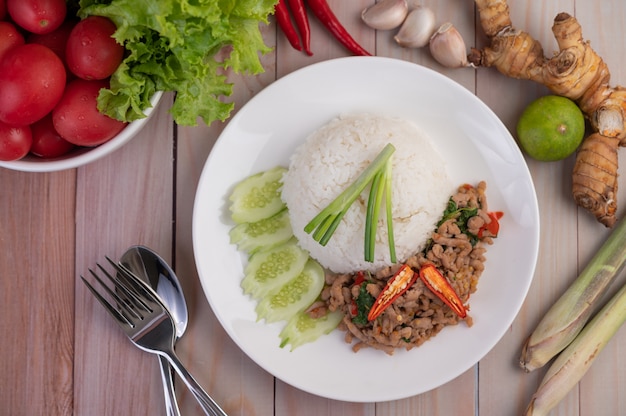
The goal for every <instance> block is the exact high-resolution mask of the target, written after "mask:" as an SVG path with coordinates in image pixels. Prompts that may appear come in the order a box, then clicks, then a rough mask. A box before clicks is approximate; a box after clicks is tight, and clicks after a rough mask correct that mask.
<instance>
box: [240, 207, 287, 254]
mask: <svg viewBox="0 0 626 416" xmlns="http://www.w3.org/2000/svg"><path fill="white" fill-rule="evenodd" d="M229 235H230V242H231V243H232V244H237V248H238V249H239V250H241V251H245V252H246V253H248V254H254V253H256V252H257V251H259V250H262V249H263V250H264V249H269V248H271V247H274V246H277V245H279V244H282V243H284V242H286V241H288V240H289V239H290V238H292V237H293V230H292V228H291V222H290V221H289V212H288V211H287V210H286V209H284V210H282V211H280V212H279V213H278V214H276V215H274V216H273V217H270V218H265V219H263V220H260V221H257V222H245V223H242V224H237V225H235V226H234V227H233V228H231V230H230V232H229Z"/></svg>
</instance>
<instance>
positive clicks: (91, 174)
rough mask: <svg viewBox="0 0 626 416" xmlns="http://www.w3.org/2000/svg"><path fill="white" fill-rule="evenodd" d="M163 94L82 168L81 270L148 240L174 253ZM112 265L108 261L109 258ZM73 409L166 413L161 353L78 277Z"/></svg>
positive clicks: (78, 236) (78, 269)
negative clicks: (136, 124) (123, 136)
mask: <svg viewBox="0 0 626 416" xmlns="http://www.w3.org/2000/svg"><path fill="white" fill-rule="evenodd" d="M170 105H171V95H165V96H164V98H163V100H162V102H161V103H160V105H159V107H158V108H157V109H156V110H155V113H154V114H153V116H152V118H151V120H149V121H148V123H147V124H146V126H145V127H144V128H143V129H142V131H141V132H140V133H139V134H137V136H136V137H135V138H134V139H133V140H132V141H131V142H130V143H128V144H127V145H126V146H124V147H123V148H122V149H120V150H118V151H116V152H115V153H113V154H111V155H109V156H108V157H106V158H103V159H101V160H99V161H97V162H95V163H92V164H90V165H88V166H85V167H82V168H79V169H78V172H77V178H78V179H77V186H76V273H77V274H82V275H84V276H85V277H87V273H88V269H89V268H94V267H95V266H96V262H104V261H105V258H104V256H110V257H111V258H113V259H116V258H119V256H121V255H122V253H123V252H124V251H125V250H126V249H127V248H128V247H129V246H131V245H134V244H143V245H147V246H149V247H151V248H153V249H154V250H156V251H157V252H159V253H161V254H162V255H163V256H164V257H165V259H168V260H169V259H171V253H172V247H171V242H172V230H173V228H172V219H173V211H172V210H173V205H172V203H171V198H172V195H173V177H174V174H173V163H172V154H173V149H172V144H173V140H172V136H173V135H172V122H171V118H170V117H169V115H168V113H167V111H168V109H169V107H170ZM105 264H106V263H105ZM75 284H76V287H75V290H76V304H75V310H76V323H75V325H76V326H75V333H76V343H75V350H76V353H75V367H74V379H75V386H74V395H75V399H74V400H75V401H74V405H75V414H85V415H87V414H119V415H131V414H163V413H164V405H163V403H164V402H163V392H162V387H161V381H160V375H159V369H158V364H157V363H158V361H157V358H156V357H155V356H154V355H152V354H148V353H145V352H143V351H141V350H139V349H138V348H136V347H135V346H133V345H132V344H131V343H130V341H129V340H128V339H127V338H126V336H125V335H124V334H123V332H122V331H121V330H120V329H119V327H118V326H117V324H116V323H114V321H113V320H112V319H111V318H110V317H109V316H108V314H107V313H106V312H105V310H104V309H103V308H102V306H101V305H100V304H98V303H97V301H96V300H95V299H94V298H93V296H92V295H91V294H90V293H89V292H88V291H87V288H86V287H85V285H84V284H83V283H82V281H80V279H78V277H77V278H76V283H75Z"/></svg>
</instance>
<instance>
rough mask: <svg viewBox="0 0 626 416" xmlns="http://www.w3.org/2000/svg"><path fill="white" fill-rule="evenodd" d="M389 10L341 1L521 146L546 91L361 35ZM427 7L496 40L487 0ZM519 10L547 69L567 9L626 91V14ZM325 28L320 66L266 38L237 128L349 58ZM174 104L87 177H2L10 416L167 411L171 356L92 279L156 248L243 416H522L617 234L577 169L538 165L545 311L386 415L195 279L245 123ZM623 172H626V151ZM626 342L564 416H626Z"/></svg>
mask: <svg viewBox="0 0 626 416" xmlns="http://www.w3.org/2000/svg"><path fill="white" fill-rule="evenodd" d="M374 2H375V0H353V1H340V0H329V4H330V5H331V7H332V9H333V10H334V11H335V13H336V14H337V17H338V18H339V19H340V20H341V21H342V22H343V23H344V25H345V26H346V27H347V28H348V30H349V31H350V33H351V34H352V35H353V36H354V38H355V39H356V40H357V41H359V42H360V43H361V44H362V45H363V46H364V47H365V48H366V49H368V50H369V51H371V52H372V53H375V54H376V55H378V56H386V57H391V58H395V59H402V60H406V61H410V62H415V63H417V64H420V65H423V66H426V67H429V68H432V69H434V70H435V71H438V72H440V73H442V74H444V75H446V76H448V77H449V78H451V79H453V80H454V81H456V82H458V83H459V84H461V85H462V86H463V87H465V88H467V89H468V90H469V91H471V92H472V93H474V94H476V95H477V96H478V97H479V98H481V99H482V100H483V101H484V102H485V103H486V104H487V106H489V107H490V108H491V109H492V110H493V111H494V112H495V113H496V115H497V116H498V117H499V118H500V119H501V120H502V121H503V122H504V124H505V125H506V126H507V128H508V129H509V130H510V131H511V132H512V133H513V135H514V136H515V124H516V121H517V119H518V117H519V115H520V113H521V111H522V110H523V109H524V107H525V106H526V105H527V104H528V103H529V102H530V101H532V100H533V99H535V98H537V97H539V96H541V95H544V94H546V93H547V89H546V88H545V87H543V86H540V85H537V84H533V83H531V82H529V81H518V80H514V79H511V78H507V77H505V76H504V75H502V74H500V73H498V72H497V71H495V70H494V69H488V68H480V69H473V68H464V69H448V68H443V67H441V66H440V65H439V64H437V63H436V62H435V61H434V60H433V59H432V57H431V56H430V54H429V52H428V50H427V49H420V50H407V49H402V48H400V47H398V46H397V45H395V43H394V42H393V39H392V37H393V31H386V32H375V31H373V30H370V29H368V28H367V27H365V26H364V25H363V24H362V23H361V22H360V20H359V15H360V11H361V10H362V9H363V8H365V7H367V6H369V5H371V4H374ZM418 3H421V4H425V5H428V6H430V7H432V8H433V9H434V11H435V13H436V16H437V20H438V23H439V24H441V23H443V22H445V21H451V22H452V23H453V24H454V25H455V26H456V27H457V28H458V29H459V31H460V32H461V33H462V35H463V37H464V38H465V40H466V43H467V46H468V47H470V46H481V45H484V44H485V42H486V39H485V38H484V35H483V34H482V32H481V29H480V27H479V26H477V16H476V12H475V10H474V5H473V2H472V1H471V0H467V1H459V0H422V1H419V2H418ZM509 3H510V7H511V13H512V14H511V17H512V19H513V22H514V24H515V25H516V26H517V27H519V28H521V29H524V30H527V31H529V32H530V33H531V34H532V35H533V36H535V37H536V38H537V39H539V40H540V41H541V42H542V43H543V45H544V50H545V52H546V54H548V55H549V54H551V53H552V51H553V50H554V49H555V48H556V44H555V42H554V40H553V36H552V33H551V25H552V20H553V18H554V16H555V15H556V14H557V13H559V12H561V11H566V12H569V13H571V14H574V15H576V17H577V18H578V19H579V20H580V21H581V24H582V27H583V34H584V36H585V38H586V39H588V40H590V41H591V44H592V46H593V47H594V48H595V49H596V50H597V51H598V52H599V54H600V55H601V56H602V57H603V58H604V59H605V60H606V61H607V63H608V64H609V68H610V70H611V74H612V83H613V84H615V85H617V84H621V85H626V67H624V66H623V65H622V63H623V59H622V54H623V51H624V49H625V47H626V3H624V2H620V1H618V0H611V1H605V2H589V1H583V0H547V1H544V2H532V1H510V2H509ZM311 27H312V49H313V52H314V55H313V56H312V57H308V56H306V55H305V54H303V53H299V52H296V51H294V50H293V49H291V48H290V46H289V44H288V43H287V42H286V40H285V38H284V36H282V34H281V33H280V32H279V31H278V30H277V29H276V26H275V24H274V22H273V21H271V23H270V25H269V26H264V27H263V28H262V30H263V32H264V36H265V39H266V42H267V43H268V44H269V45H271V46H273V47H274V49H273V51H272V52H270V53H268V54H267V55H265V56H263V57H262V62H263V65H264V68H265V72H264V73H263V74H260V75H257V76H249V75H237V74H229V79H230V80H231V81H233V82H234V83H235V89H234V94H233V96H232V100H233V101H234V103H235V112H234V113H233V115H234V114H236V113H237V111H238V110H239V109H241V107H242V106H243V105H245V103H246V102H247V101H248V100H250V99H251V98H252V97H254V96H255V95H256V94H257V93H258V92H260V91H261V90H262V89H263V88H265V87H267V86H268V85H270V84H271V83H272V82H274V81H275V80H277V79H280V78H281V77H283V76H286V75H288V74H289V73H291V72H293V71H295V70H297V69H299V68H302V67H304V66H307V65H311V64H314V63H316V62H321V61H325V60H328V59H333V58H339V57H344V56H349V54H348V52H347V51H346V50H345V49H344V48H343V47H342V46H341V45H339V43H338V42H336V41H335V40H334V39H333V38H332V36H331V35H330V34H329V33H328V32H326V31H325V30H324V28H323V27H322V25H321V24H320V23H319V22H318V21H317V20H316V19H315V18H313V17H312V16H311ZM380 76H386V74H380ZM173 98H174V97H173V95H172V94H166V95H165V97H164V99H163V101H162V102H161V104H160V105H159V108H158V109H157V111H156V113H155V114H154V115H153V117H152V119H151V120H150V121H149V123H148V124H147V126H146V127H145V128H144V129H143V130H142V131H141V132H140V134H138V135H137V137H135V138H134V139H133V140H132V141H131V142H130V143H129V144H128V145H126V146H125V147H124V148H122V149H120V150H118V151H116V152H115V153H113V154H111V155H110V156H108V157H106V158H104V159H101V160H99V161H97V162H94V163H92V164H90V165H88V166H85V167H81V168H78V169H73V170H69V171H65V172H56V173H46V174H29V173H21V172H14V171H10V170H7V169H2V168H0V192H1V193H0V214H1V215H0V301H1V302H0V308H1V310H0V312H2V313H0V331H2V332H3V334H13V335H11V336H3V337H1V338H0V353H1V354H2V355H1V356H0V415H5V414H6V415H11V416H13V415H55V416H56V415H77V416H82V415H116V416H117V415H144V414H146V415H160V414H164V405H163V397H162V392H161V384H160V380H159V374H158V373H159V370H158V366H157V360H156V359H155V357H153V356H151V355H148V354H146V353H143V352H141V351H139V350H138V349H137V348H135V347H133V346H132V344H131V343H130V342H129V341H128V340H127V339H126V338H125V337H124V336H123V335H122V333H121V331H120V330H119V328H117V326H116V324H114V323H113V322H112V320H111V319H110V318H109V317H108V316H107V315H106V313H105V311H104V310H103V309H102V307H101V306H100V305H99V304H97V303H96V302H95V301H94V299H93V298H92V297H91V295H90V294H89V293H88V292H87V291H86V289H85V287H84V285H83V284H82V282H81V281H80V278H79V275H81V274H83V275H85V274H86V273H88V269H89V268H92V267H94V266H95V264H96V262H100V261H103V260H104V256H105V255H109V256H111V257H114V258H115V257H117V256H119V255H121V254H122V252H123V251H124V250H125V249H126V248H127V247H128V246H130V245H133V244H145V245H148V246H150V247H152V248H154V249H155V250H157V251H158V252H159V253H160V254H162V255H163V256H164V257H165V258H166V259H167V260H169V261H171V263H172V265H173V266H174V269H175V270H176V272H177V274H178V276H179V278H180V280H181V282H182V285H183V290H184V292H185V294H186V297H187V301H188V304H189V311H190V322H189V326H188V330H187V332H186V334H185V336H184V337H183V339H182V340H181V341H180V342H179V344H178V345H177V350H178V352H179V354H180V356H181V359H182V361H183V362H184V363H185V364H186V365H187V366H188V368H189V370H190V371H191V372H192V373H193V374H194V376H196V378H197V379H198V380H199V381H200V382H201V384H202V385H203V386H204V387H205V388H206V389H207V391H209V392H210V394H211V395H212V396H213V397H215V399H216V400H217V401H218V402H219V403H220V404H221V405H222V407H223V408H224V409H225V410H226V411H227V412H228V414H229V415H231V416H233V415H235V416H236V415H246V416H265V415H275V416H292V415H297V416H308V415H316V416H317V415H322V416H357V415H358V416H409V415H411V416H412V415H416V414H419V415H429V416H447V415H451V414H460V415H474V416H484V415H488V416H491V415H498V416H514V415H519V414H521V413H522V412H523V410H524V408H525V407H526V404H527V403H528V401H529V399H530V396H531V395H532V393H533V391H534V390H535V389H536V387H537V385H538V384H539V382H540V381H541V377H542V376H543V374H544V373H545V370H546V369H539V370H537V371H535V372H533V373H530V374H526V373H524V372H523V371H522V370H521V369H519V367H518V366H517V360H518V357H519V353H520V349H521V346H522V343H523V341H524V340H525V338H526V337H527V336H528V335H529V334H530V331H532V329H533V328H534V326H535V325H536V324H537V323H538V321H539V320H540V318H541V317H542V316H543V314H544V313H545V312H546V310H547V309H548V308H549V306H550V305H551V304H552V303H553V302H554V301H555V300H556V299H557V298H558V297H559V296H560V294H561V293H562V292H563V290H564V289H565V288H566V287H567V286H568V285H569V284H570V283H571V281H572V280H573V279H575V277H576V276H577V274H578V273H579V272H580V270H582V268H584V267H585V265H586V263H587V262H588V261H589V259H590V258H591V257H592V256H593V254H594V253H595V252H596V251H597V250H598V248H599V247H600V245H601V244H602V242H603V241H604V239H605V238H606V237H607V235H608V234H609V232H610V231H609V230H606V229H604V228H603V227H602V226H599V225H598V224H597V223H596V222H595V220H594V219H593V218H591V217H590V215H588V214H587V213H585V212H582V211H581V210H579V209H577V208H576V207H575V206H574V203H573V201H572V198H571V191H570V187H571V169H572V167H573V158H572V157H570V158H568V159H566V160H565V161H562V162H556V163H540V162H537V161H534V160H530V159H526V161H527V163H528V167H529V170H530V172H531V175H532V178H533V181H534V185H535V188H536V192H537V197H538V201H539V209H540V216H541V230H542V231H541V239H540V254H539V259H538V263H537V269H536V273H535V278H534V281H533V283H532V286H531V288H530V291H529V294H528V297H527V299H526V301H525V302H524V305H523V306H522V309H521V311H520V313H519V315H518V316H517V318H516V319H515V320H514V322H513V324H512V325H511V327H510V328H509V330H508V331H507V332H506V333H505V334H504V336H503V337H502V339H501V340H500V342H499V343H498V344H497V345H496V346H495V347H494V349H493V350H492V351H491V352H490V353H489V354H487V355H486V356H485V357H484V358H483V359H482V360H481V361H480V362H479V363H478V364H476V365H475V366H473V367H472V368H471V369H469V370H468V371H466V372H464V373H463V374H461V375H460V376H459V377H457V378H456V379H454V380H452V381H450V382H449V383H447V384H445V385H443V386H441V387H439V388H437V389H435V390H432V391H429V392H426V393H423V394H421V395H417V396H414V397H409V398H406V399H403V400H395V401H389V402H381V403H348V402H341V401H336V400H329V399H325V398H322V397H318V396H315V395H311V394H309V393H306V392H303V391H300V390H298V389H296V388H294V387H292V386H290V385H288V384H286V383H283V382H282V381H280V380H278V379H275V378H274V377H273V376H272V375H271V374H269V373H267V372H266V371H265V370H263V369H262V368H260V367H259V366H258V365H257V364H255V363H254V362H253V361H252V360H250V359H249V358H248V357H247V356H246V355H245V354H244V353H243V352H242V351H241V350H239V348H238V347H237V346H236V345H235V343H234V342H233V341H232V340H231V339H230V338H229V337H228V335H227V334H226V333H225V331H224V330H223V329H222V327H221V325H220V324H219V322H218V320H217V319H216V317H215V315H214V314H213V312H212V310H211V308H210V306H209V304H208V302H207V300H206V297H205V296H204V292H203V289H202V287H201V285H200V282H199V279H198V275H197V270H196V268H195V261H194V256H196V255H202V253H194V250H193V244H192V226H193V224H192V215H193V203H194V198H195V190H196V187H197V184H198V180H199V178H200V175H201V173H202V169H203V166H204V163H205V161H206V159H207V157H208V156H209V154H210V152H211V149H212V147H213V145H214V143H215V141H216V140H217V139H218V137H219V135H220V133H221V132H222V130H223V129H224V128H225V126H226V125H227V124H228V122H225V123H219V122H218V123H214V124H213V125H211V126H206V125H203V124H202V123H200V124H199V125H198V126H196V127H177V126H174V125H173V123H172V120H171V117H170V116H169V114H168V108H169V107H170V105H171V103H172V100H173ZM268 111H272V109H268ZM303 116H305V115H303ZM233 163H236V161H233ZM620 164H621V165H622V166H624V164H626V154H624V153H620ZM215 180H219V178H215ZM618 198H619V201H620V210H619V211H618V215H619V216H620V217H622V216H624V215H625V213H626V186H621V187H620V190H619V195H618ZM503 232H506V230H503ZM520 244H524V242H520ZM487 267H488V264H487ZM624 283H626V276H620V278H619V280H618V281H617V282H616V283H615V284H614V285H613V286H612V287H611V289H610V291H611V293H614V292H615V291H616V289H617V287H619V286H621V285H622V284H624ZM609 295H610V294H609ZM609 295H607V297H608V296H609ZM625 343H626V329H625V328H622V329H621V330H620V331H619V332H618V333H617V335H616V336H615V338H614V339H613V340H612V341H611V342H610V343H609V344H608V345H607V347H606V348H605V350H604V351H603V352H602V353H601V354H600V355H599V357H598V359H597V361H596V362H595V363H594V365H593V366H592V368H591V370H590V371H589V372H588V373H587V375H586V376H585V377H584V378H583V380H582V381H581V382H580V383H579V385H578V386H577V387H576V388H575V389H574V390H572V392H570V394H569V395H568V396H567V397H566V398H565V399H564V400H563V402H562V403H560V404H559V406H558V407H557V408H556V409H555V410H554V412H553V413H552V414H553V415H559V416H561V415H562V416H565V415H567V416H570V415H578V416H595V415H609V416H612V415H623V414H626V396H624V395H623V392H624V391H625V390H626V358H624V355H623V353H622V352H621V349H620V346H622V345H624V344H625ZM415 353H419V350H416V351H415ZM372 377H376V375H375V374H373V375H372ZM416 377H428V374H416ZM346 382H348V383H349V382H350V380H349V377H348V379H347V380H346ZM389 382H390V383H393V380H390V381H389ZM177 386H178V396H179V400H180V404H181V409H182V412H183V415H185V416H188V415H189V416H195V415H201V414H202V412H201V411H200V409H199V407H198V406H197V405H196V403H195V400H194V399H193V397H192V396H191V395H190V394H189V393H188V392H187V390H186V389H185V388H184V386H183V385H182V383H181V382H180V380H177Z"/></svg>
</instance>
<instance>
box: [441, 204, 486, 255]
mask: <svg viewBox="0 0 626 416" xmlns="http://www.w3.org/2000/svg"><path fill="white" fill-rule="evenodd" d="M476 214H478V208H470V207H466V208H458V206H457V204H456V202H454V200H453V199H452V198H450V199H449V200H448V205H447V206H446V209H445V211H444V212H443V217H442V218H441V219H440V220H439V222H438V223H437V227H439V226H440V225H441V224H443V223H444V222H446V221H448V220H450V219H455V221H456V225H457V226H458V227H459V229H460V230H461V232H462V233H463V234H465V235H467V236H468V237H469V241H470V243H472V245H475V244H476V242H477V241H478V236H476V235H474V234H472V233H470V232H469V231H468V228H467V221H468V220H469V219H470V218H472V217H474V216H476Z"/></svg>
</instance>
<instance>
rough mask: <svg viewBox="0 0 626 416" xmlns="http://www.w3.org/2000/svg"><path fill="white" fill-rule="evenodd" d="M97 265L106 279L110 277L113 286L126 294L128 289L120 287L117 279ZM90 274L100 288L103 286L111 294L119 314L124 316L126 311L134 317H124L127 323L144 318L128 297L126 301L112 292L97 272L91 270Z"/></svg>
mask: <svg viewBox="0 0 626 416" xmlns="http://www.w3.org/2000/svg"><path fill="white" fill-rule="evenodd" d="M96 265H97V266H98V268H99V269H100V270H101V271H102V272H103V273H104V275H105V276H106V277H108V278H109V280H110V281H111V282H113V284H114V285H115V287H116V289H120V290H121V291H122V292H125V289H126V288H124V287H120V285H118V284H117V283H116V282H115V279H114V278H113V276H111V275H110V274H109V273H108V272H107V271H106V270H104V269H103V268H102V266H100V265H99V264H98V263H96ZM89 272H90V273H91V275H92V276H93V277H94V279H96V281H98V283H100V286H102V288H103V289H104V290H105V291H106V292H107V293H108V294H109V296H110V297H111V298H113V299H114V300H115V302H116V303H117V306H118V308H117V310H118V312H119V313H121V314H122V315H124V311H126V312H127V313H128V314H129V315H132V317H130V316H128V315H124V317H125V318H126V320H127V321H129V322H132V321H133V319H141V318H142V316H141V315H140V314H139V313H138V312H137V311H136V310H135V309H134V307H133V305H132V303H131V299H130V298H129V297H128V296H127V297H126V299H122V298H121V297H120V295H118V293H116V292H114V291H113V290H111V288H110V287H109V286H108V285H107V284H106V283H104V282H103V281H102V279H100V277H99V276H98V274H97V273H96V272H94V271H93V270H92V269H89ZM126 291H127V290H126Z"/></svg>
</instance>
